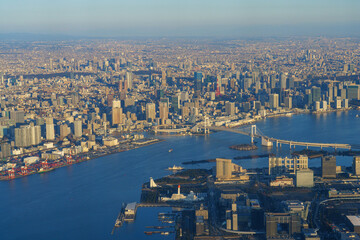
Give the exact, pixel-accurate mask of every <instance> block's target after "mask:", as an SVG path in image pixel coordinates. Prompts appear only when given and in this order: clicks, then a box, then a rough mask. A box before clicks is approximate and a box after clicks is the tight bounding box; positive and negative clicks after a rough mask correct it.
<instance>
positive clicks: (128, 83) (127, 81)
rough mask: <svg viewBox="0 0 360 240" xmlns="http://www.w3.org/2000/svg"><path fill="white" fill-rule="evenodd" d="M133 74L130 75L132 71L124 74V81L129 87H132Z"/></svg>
mask: <svg viewBox="0 0 360 240" xmlns="http://www.w3.org/2000/svg"><path fill="white" fill-rule="evenodd" d="M132 78H133V76H132V73H131V72H126V75H125V81H126V83H127V87H128V88H129V89H132V87H133V79H132Z"/></svg>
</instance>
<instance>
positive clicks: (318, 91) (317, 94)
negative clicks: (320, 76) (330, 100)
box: [311, 87, 321, 102]
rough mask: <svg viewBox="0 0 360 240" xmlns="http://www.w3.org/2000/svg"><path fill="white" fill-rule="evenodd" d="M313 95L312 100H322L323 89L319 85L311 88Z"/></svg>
mask: <svg viewBox="0 0 360 240" xmlns="http://www.w3.org/2000/svg"><path fill="white" fill-rule="evenodd" d="M311 96H312V101H313V102H316V101H319V102H320V100H321V89H320V88H319V87H312V88H311Z"/></svg>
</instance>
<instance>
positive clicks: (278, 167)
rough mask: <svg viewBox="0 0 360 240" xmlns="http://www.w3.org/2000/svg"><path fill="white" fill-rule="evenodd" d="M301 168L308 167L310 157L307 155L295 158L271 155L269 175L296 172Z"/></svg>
mask: <svg viewBox="0 0 360 240" xmlns="http://www.w3.org/2000/svg"><path fill="white" fill-rule="evenodd" d="M301 169H308V157H307V156H306V155H300V156H297V157H294V158H288V157H285V158H281V157H269V168H268V172H269V175H277V174H283V173H285V172H292V173H295V172H296V171H298V170H301Z"/></svg>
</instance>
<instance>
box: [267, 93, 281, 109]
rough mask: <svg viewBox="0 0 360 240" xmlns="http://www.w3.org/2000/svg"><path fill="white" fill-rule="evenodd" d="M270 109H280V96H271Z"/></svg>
mask: <svg viewBox="0 0 360 240" xmlns="http://www.w3.org/2000/svg"><path fill="white" fill-rule="evenodd" d="M269 107H270V108H272V109H276V108H278V107H279V94H276V93H274V94H270V95H269Z"/></svg>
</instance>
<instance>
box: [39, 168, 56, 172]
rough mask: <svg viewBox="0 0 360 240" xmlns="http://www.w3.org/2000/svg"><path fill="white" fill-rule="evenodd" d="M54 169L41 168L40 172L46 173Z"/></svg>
mask: <svg viewBox="0 0 360 240" xmlns="http://www.w3.org/2000/svg"><path fill="white" fill-rule="evenodd" d="M52 170H54V168H40V169H39V171H38V173H46V172H50V171H52Z"/></svg>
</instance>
